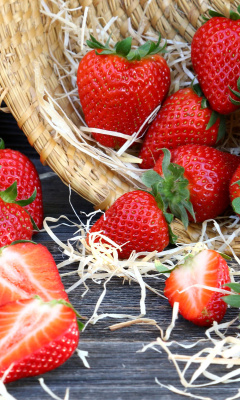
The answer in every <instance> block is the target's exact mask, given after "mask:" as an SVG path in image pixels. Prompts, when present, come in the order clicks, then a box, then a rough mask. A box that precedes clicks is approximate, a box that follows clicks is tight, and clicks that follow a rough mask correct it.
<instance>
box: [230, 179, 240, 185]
mask: <svg viewBox="0 0 240 400" xmlns="http://www.w3.org/2000/svg"><path fill="white" fill-rule="evenodd" d="M236 183H237V184H238V185H239V186H240V180H239V181H236V182H233V183H232V185H236ZM232 185H231V186H232Z"/></svg>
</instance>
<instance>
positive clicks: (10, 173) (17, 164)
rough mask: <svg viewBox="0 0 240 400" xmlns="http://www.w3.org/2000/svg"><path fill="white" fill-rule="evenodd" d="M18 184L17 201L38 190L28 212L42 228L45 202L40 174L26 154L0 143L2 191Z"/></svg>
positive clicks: (0, 184) (0, 187)
mask: <svg viewBox="0 0 240 400" xmlns="http://www.w3.org/2000/svg"><path fill="white" fill-rule="evenodd" d="M15 181H16V182H17V189H18V192H17V200H23V199H27V198H29V197H30V196H31V195H32V193H33V192H34V189H35V188H36V191H37V194H36V198H35V200H34V201H33V202H32V203H31V204H28V205H27V206H24V207H26V210H27V211H28V212H29V213H30V215H31V216H32V218H33V219H34V221H35V223H36V225H37V227H38V228H39V229H41V228H42V223H43V201H42V188H41V182H40V179H39V176H38V172H37V170H36V168H35V166H34V164H33V163H32V162H31V161H30V160H29V158H28V157H26V156H25V155H24V154H22V153H20V152H19V151H17V150H11V149H5V148H4V142H3V140H1V141H0V190H5V189H7V188H8V187H9V186H10V185H12V184H13V182H15Z"/></svg>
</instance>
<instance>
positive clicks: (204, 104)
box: [191, 78, 226, 143]
mask: <svg viewBox="0 0 240 400" xmlns="http://www.w3.org/2000/svg"><path fill="white" fill-rule="evenodd" d="M194 80H195V78H194V79H193V80H192V83H191V88H192V90H193V91H194V93H195V94H196V95H197V96H198V97H201V98H202V100H201V108H202V109H204V108H209V109H210V105H209V103H208V101H207V99H206V97H205V96H204V94H203V91H202V89H201V86H200V85H199V83H195V84H194ZM211 111H212V112H211V116H210V119H209V121H208V124H207V127H206V129H207V130H208V129H211V128H212V126H213V125H214V124H215V123H216V122H217V120H218V119H219V120H220V123H219V127H218V135H217V140H216V143H218V142H219V141H220V140H221V139H222V138H223V137H224V136H225V134H226V117H225V115H222V114H219V113H218V112H216V111H213V110H211Z"/></svg>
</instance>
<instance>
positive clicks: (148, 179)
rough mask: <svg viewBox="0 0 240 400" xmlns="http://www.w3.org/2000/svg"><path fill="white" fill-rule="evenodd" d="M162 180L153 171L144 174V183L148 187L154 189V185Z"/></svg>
mask: <svg viewBox="0 0 240 400" xmlns="http://www.w3.org/2000/svg"><path fill="white" fill-rule="evenodd" d="M160 180H163V178H162V177H161V175H159V174H158V173H157V172H156V171H154V170H153V169H151V170H149V171H146V172H144V173H143V174H142V181H143V183H144V185H145V186H147V187H152V185H154V183H158V182H159V181H160Z"/></svg>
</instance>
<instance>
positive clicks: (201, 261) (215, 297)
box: [164, 250, 230, 326]
mask: <svg viewBox="0 0 240 400" xmlns="http://www.w3.org/2000/svg"><path fill="white" fill-rule="evenodd" d="M228 282H230V276H229V270H228V265H227V263H226V261H225V260H224V258H223V257H222V256H221V255H220V254H219V253H217V252H216V251H215V250H202V251H200V252H199V253H197V254H196V255H192V254H190V255H188V256H187V257H186V259H185V261H184V263H183V264H179V265H178V266H177V267H176V268H175V269H174V270H173V271H172V272H171V274H170V276H169V278H168V279H167V280H166V286H165V289H164V294H165V296H166V297H167V298H168V300H169V303H170V304H171V306H173V304H174V303H175V302H178V303H179V312H180V314H181V315H182V316H183V317H184V318H186V319H188V320H189V321H192V322H193V323H194V324H196V325H200V326H209V325H211V324H212V323H213V321H217V322H220V321H221V320H222V318H223V317H224V315H225V312H226V310H227V304H226V303H225V302H224V301H223V300H222V299H221V297H222V296H223V295H222V293H220V292H215V291H214V290H210V289H207V288H205V287H194V286H193V285H196V284H198V285H202V286H209V287H211V288H216V289H218V288H221V287H222V286H223V285H224V284H225V283H228ZM224 289H226V290H228V288H227V287H224Z"/></svg>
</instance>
